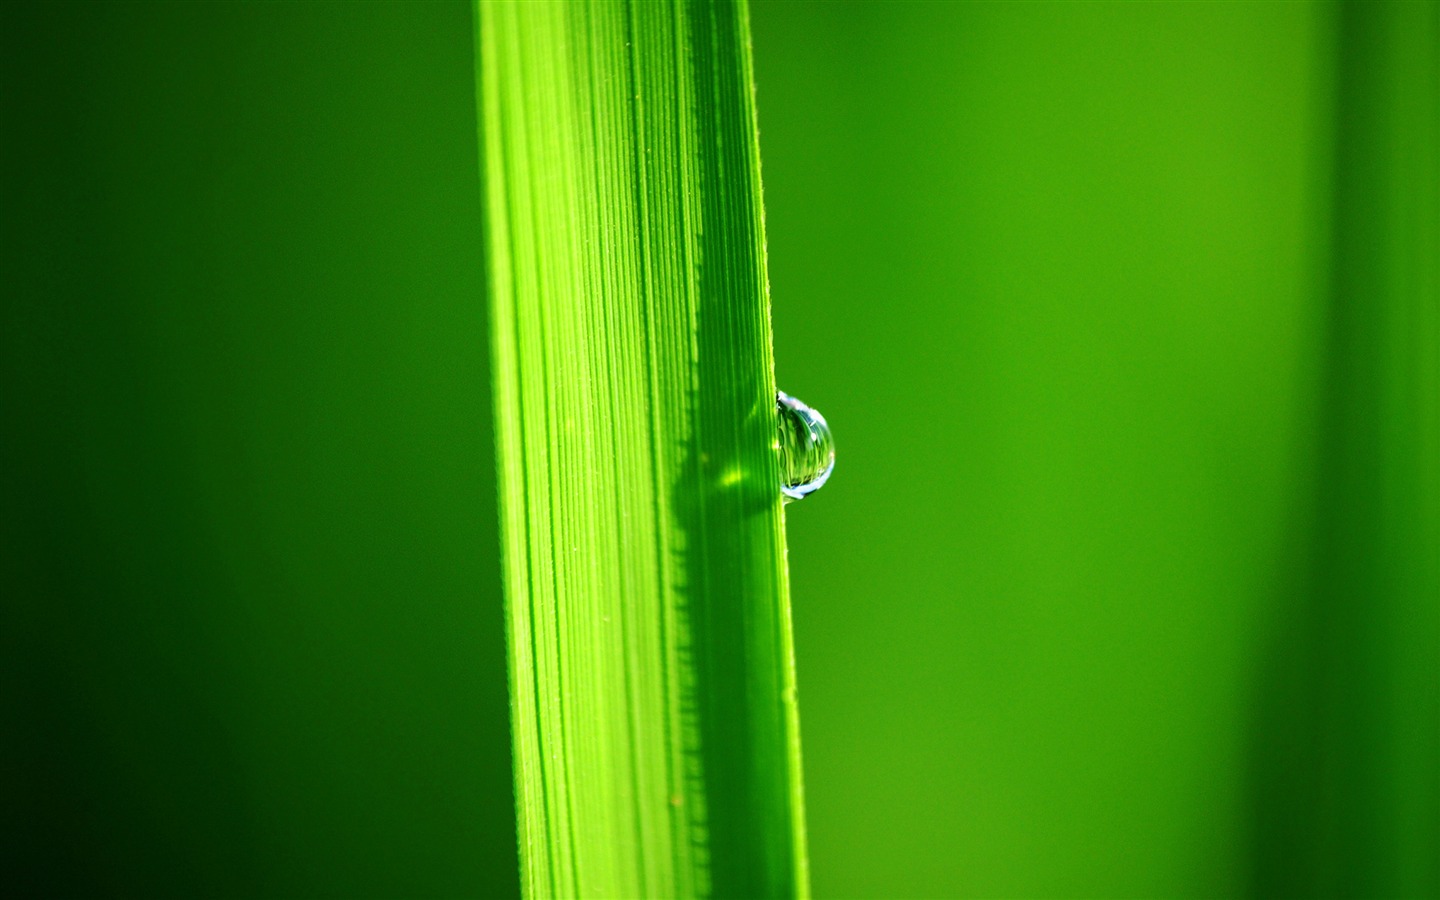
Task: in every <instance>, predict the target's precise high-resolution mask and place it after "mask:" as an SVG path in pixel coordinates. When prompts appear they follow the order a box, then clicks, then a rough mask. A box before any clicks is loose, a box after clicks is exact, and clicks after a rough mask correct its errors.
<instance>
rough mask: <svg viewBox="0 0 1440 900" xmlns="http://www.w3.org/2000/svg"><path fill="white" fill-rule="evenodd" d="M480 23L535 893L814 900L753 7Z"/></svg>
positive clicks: (518, 740)
mask: <svg viewBox="0 0 1440 900" xmlns="http://www.w3.org/2000/svg"><path fill="white" fill-rule="evenodd" d="M479 10H480V17H479V27H480V33H479V41H480V43H479V46H480V51H479V56H480V67H481V75H480V90H481V110H482V132H483V140H482V143H483V144H484V153H485V181H486V187H487V198H488V207H487V209H488V223H489V229H490V233H489V250H490V256H489V259H490V267H491V286H492V310H493V325H492V342H493V347H494V385H495V404H496V423H497V434H498V447H499V459H500V493H501V500H502V506H503V518H504V523H503V524H504V535H505V554H506V556H505V562H504V566H505V573H506V590H507V600H508V610H509V623H510V632H509V641H510V654H511V656H510V665H511V670H510V672H511V674H510V679H511V691H512V697H513V703H514V711H513V715H514V730H515V758H516V762H515V765H516V773H517V792H518V806H519V828H520V841H521V868H522V875H523V880H524V884H525V885H526V889H527V891H528V893H529V895H530V896H560V897H570V896H616V897H642V896H656V897H689V896H705V895H710V894H715V895H719V896H743V897H765V896H787V895H794V894H797V893H803V892H804V885H805V874H804V852H803V832H802V821H801V808H800V779H799V745H798V735H797V732H796V717H795V693H794V675H793V665H792V661H791V650H790V646H791V642H790V625H789V607H788V603H789V597H788V589H787V582H786V573H785V566H784V535H783V531H782V526H783V520H782V517H781V507H780V495H779V488H778V468H777V459H776V455H775V452H774V441H775V384H774V377H773V374H772V365H771V349H770V321H769V300H768V295H767V291H766V282H765V266H764V245H763V228H762V219H761V205H760V181H759V160H758V156H757V149H756V133H755V120H754V109H753V102H752V87H751V74H750V49H749V26H748V21H747V10H746V7H745V6H744V5H743V4H734V3H713V4H712V3H671V4H659V3H656V4H642V3H635V4H618V3H602V2H594V3H590V2H576V3H510V2H494V3H489V2H486V3H481V4H480V6H479Z"/></svg>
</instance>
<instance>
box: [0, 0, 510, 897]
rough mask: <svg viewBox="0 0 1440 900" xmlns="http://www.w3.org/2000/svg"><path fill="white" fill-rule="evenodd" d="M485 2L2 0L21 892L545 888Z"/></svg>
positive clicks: (11, 651) (13, 743) (8, 509)
mask: <svg viewBox="0 0 1440 900" xmlns="http://www.w3.org/2000/svg"><path fill="white" fill-rule="evenodd" d="M472 27H473V26H472V24H471V12H470V8H469V6H468V5H467V4H464V3H448V4H433V5H432V4H370V3H354V4H321V3H315V4H309V3H301V4H283V5H282V4H268V3H267V4H259V3H253V4H252V3H245V4H223V3H220V4H210V3H197V4H188V3H185V4H182V3H175V4H102V3H80V4H75V5H69V6H59V7H57V6H54V5H51V4H36V5H12V4H6V5H5V7H4V11H3V12H0V34H3V37H4V49H3V51H0V66H3V67H4V70H5V80H4V91H5V123H4V139H3V140H4V144H3V147H4V149H3V154H4V157H3V166H4V170H5V172H6V178H5V180H4V185H5V187H4V191H5V195H4V198H3V200H0V206H3V208H4V216H5V220H6V235H5V243H6V248H5V249H6V251H7V252H6V268H7V271H6V272H5V276H4V280H5V295H6V303H5V317H6V318H5V323H4V326H3V327H4V330H5V338H6V340H5V343H6V345H7V346H6V351H5V366H6V369H7V372H6V375H5V393H6V397H5V401H6V408H7V411H6V414H5V418H6V420H7V422H6V425H5V433H6V436H5V443H6V450H7V458H13V457H18V461H15V462H7V464H6V469H7V471H6V473H5V474H6V488H7V491H6V496H5V498H4V505H5V521H6V526H7V535H6V541H5V551H6V556H7V560H6V562H7V569H10V572H11V573H12V574H8V575H7V580H8V579H19V581H18V585H19V589H18V590H16V589H15V588H14V587H8V588H7V589H6V593H7V595H8V598H7V600H6V602H5V607H6V611H7V617H6V618H7V619H18V621H15V622H13V624H10V623H7V625H6V629H5V630H6V639H7V640H6V643H7V644H8V645H13V646H11V647H7V652H6V654H5V655H6V660H5V661H6V663H7V664H8V666H7V669H8V670H9V671H8V673H7V675H6V687H7V690H6V694H7V701H9V702H12V703H14V705H15V712H16V714H17V715H16V717H15V718H14V719H13V720H11V719H9V717H7V723H6V726H5V741H6V751H7V753H6V757H7V760H13V761H12V762H10V763H8V764H7V774H6V776H5V781H6V782H7V788H10V789H18V792H19V796H18V797H17V798H16V799H15V800H14V801H12V802H8V803H7V804H6V806H7V810H6V812H7V813H8V814H9V815H7V818H12V817H13V819H14V825H13V826H12V827H14V828H15V829H17V831H18V834H17V838H18V841H11V840H7V841H6V847H5V858H6V868H7V869H9V870H10V871H8V872H6V873H5V874H4V876H3V881H4V883H6V884H7V885H9V886H11V887H16V886H18V890H17V891H16V892H15V895H30V894H36V893H55V894H61V895H74V896H96V895H126V896H137V897H146V896H162V895H173V896H189V897H199V896H211V895H235V896H286V897H302V896H322V895H326V896H347V897H358V896H373V897H420V896H443V897H458V896H468V895H474V894H478V893H487V894H498V895H506V894H513V893H515V892H516V891H517V890H518V887H517V875H516V864H515V848H514V837H513V812H512V810H513V806H512V802H511V794H510V777H509V771H508V769H509V761H508V760H509V730H508V725H507V721H506V710H507V701H506V697H505V668H504V665H503V653H504V646H503V631H502V621H503V620H502V614H501V606H500V599H499V568H498V563H497V549H496V540H497V538H496V520H495V496H494V493H495V488H494V477H493V450H492V447H491V429H490V418H489V417H490V410H489V396H488V387H487V380H488V373H487V361H486V355H487V354H486V348H487V346H488V339H487V337H486V332H485V313H484V303H483V299H484V298H483V292H482V286H483V280H484V279H483V267H482V257H481V255H480V254H481V250H480V248H481V226H480V199H479V189H478V175H477V172H478V162H477V157H476V153H477V151H476V128H475V109H474V104H475V101H474V69H473V62H472V59H473V51H472V46H473V41H474V36H473V30H472ZM16 421H18V422H19V423H20V424H19V426H18V427H16V426H15V425H14V424H13V423H15V422H16ZM12 454H13V457H12ZM11 583H12V584H13V583H14V582H11ZM12 721H13V724H12ZM7 893H9V891H7Z"/></svg>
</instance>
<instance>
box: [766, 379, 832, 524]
mask: <svg viewBox="0 0 1440 900" xmlns="http://www.w3.org/2000/svg"><path fill="white" fill-rule="evenodd" d="M775 408H776V410H777V411H778V412H779V416H778V418H779V425H780V434H779V440H778V441H777V442H776V446H777V447H778V449H779V450H780V493H782V494H784V495H785V502H786V503H789V502H790V501H791V500H800V499H803V498H804V497H805V495H806V494H810V493H813V492H815V491H818V490H820V488H821V487H822V486H823V485H824V484H825V480H826V479H827V478H829V477H830V471H831V470H832V469H834V468H835V439H834V438H832V437H831V436H830V426H829V425H828V424H826V422H825V417H824V416H822V415H820V414H819V413H818V412H816V411H815V410H813V409H811V408H810V407H808V406H806V405H805V404H803V403H801V402H800V401H799V400H796V399H795V398H794V397H791V396H790V395H789V394H786V393H785V392H783V391H776V393H775Z"/></svg>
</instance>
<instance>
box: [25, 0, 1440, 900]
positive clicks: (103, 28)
mask: <svg viewBox="0 0 1440 900" xmlns="http://www.w3.org/2000/svg"><path fill="white" fill-rule="evenodd" d="M1367 6H1368V5H1364V4H1349V5H1328V4H1299V3H1293V4H1286V3H1233V4H981V3H965V4H962V3H953V4H947V3H897V4H882V3H863V4H861V3H856V4H810V3H792V2H785V3H771V2H761V3H758V4H757V5H756V7H755V9H754V11H753V25H754V30H755V42H756V60H757V77H758V82H759V108H760V121H761V129H762V134H761V146H762V154H763V158H764V164H765V190H766V201H767V220H768V229H769V249H770V264H771V274H772V284H773V288H774V295H775V329H776V359H777V370H778V375H779V378H780V384H781V386H782V387H784V388H785V389H786V390H787V391H790V392H792V393H794V394H796V395H797V396H799V397H801V398H803V399H805V400H806V401H807V402H810V403H812V404H814V405H815V406H817V407H818V408H820V409H821V410H822V411H823V412H825V413H826V414H827V415H828V416H829V418H830V421H831V422H832V424H833V425H834V426H835V429H836V432H837V435H838V439H839V465H838V467H837V470H836V474H835V476H834V480H833V481H832V483H831V485H830V486H829V487H827V488H826V489H825V491H824V492H823V493H822V494H820V495H817V496H816V497H815V498H813V499H811V500H807V501H805V503H803V504H802V505H800V506H792V507H790V509H789V514H788V516H789V520H790V540H791V555H790V563H791V572H792V578H793V583H794V596H795V603H796V609H795V617H796V635H797V646H798V655H799V665H800V683H801V697H802V701H801V708H802V717H803V730H804V740H805V757H806V769H807V782H806V792H807V799H808V803H809V820H810V834H811V841H812V868H813V875H814V885H815V889H816V892H817V894H819V895H821V896H837V897H843V896H871V897H896V896H902V897H917V896H1026V897H1036V896H1045V897H1072V896H1156V897H1159V896H1196V897H1201V896H1205V897H1210V896H1233V895H1252V896H1262V897H1271V896H1312V895H1352V896H1353V895H1367V896H1387V895H1388V896H1435V895H1436V894H1437V893H1440V880H1437V879H1440V875H1437V865H1440V863H1437V860H1440V787H1437V781H1440V749H1437V741H1440V737H1437V732H1440V725H1437V722H1440V701H1437V699H1436V677H1437V663H1436V656H1437V653H1440V624H1437V616H1440V611H1437V606H1440V590H1437V587H1436V586H1437V583H1440V582H1437V575H1436V569H1437V563H1436V557H1437V555H1440V550H1437V547H1440V530H1437V526H1436V519H1435V508H1436V507H1435V498H1436V483H1437V479H1436V476H1435V469H1436V462H1435V461H1436V459H1440V456H1437V455H1436V452H1435V448H1436V446H1437V444H1436V435H1437V428H1436V404H1437V399H1436V398H1437V391H1440V376H1437V374H1436V371H1435V362H1434V361H1435V358H1436V356H1435V354H1436V350H1435V347H1436V343H1435V340H1434V335H1435V334H1436V322H1437V319H1436V293H1435V291H1436V282H1435V275H1434V267H1433V265H1431V266H1430V268H1428V269H1427V268H1426V266H1427V263H1426V260H1427V259H1433V258H1435V257H1436V256H1440V223H1437V221H1436V218H1435V209H1436V203H1435V198H1436V197H1437V196H1440V194H1437V191H1440V188H1437V184H1436V181H1435V172H1434V166H1435V159H1436V157H1435V148H1436V141H1437V132H1436V125H1435V115H1436V114H1435V113H1434V112H1433V110H1434V109H1440V104H1434V103H1432V102H1431V101H1433V100H1434V99H1435V98H1436V97H1440V88H1437V85H1440V80H1437V69H1436V65H1435V55H1436V47H1435V43H1436V41H1437V40H1440V16H1437V14H1436V12H1435V9H1436V7H1435V6H1434V5H1433V4H1410V5H1404V6H1397V5H1387V4H1380V5H1378V6H1375V7H1373V8H1375V9H1379V10H1381V11H1380V12H1378V13H1367V12H1364V11H1363V10H1362V7H1367ZM1407 10H1408V11H1407ZM1416 10H1418V12H1416ZM471 28H472V24H471V17H470V10H469V7H468V5H467V4H465V3H463V2H456V3H411V4H393V3H392V4H381V3H343V4H342V3H309V4H300V3H295V4H280V3H244V4H180V3H175V4H164V3H146V4H98V3H95V4H92V3H84V4H70V5H67V4H34V5H21V4H8V5H5V6H3V7H0V42H3V46H0V72H3V97H0V99H3V103H4V107H3V113H4V120H3V132H0V166H3V170H4V172H5V178H4V179H3V182H0V184H3V192H4V193H3V195H0V214H3V222H4V234H3V238H4V254H3V257H0V260H3V265H4V270H3V272H0V278H3V283H4V298H5V303H4V320H3V323H0V328H3V343H4V356H3V359H0V366H3V371H4V382H3V394H0V404H3V416H4V432H3V446H4V448H5V455H6V463H5V465H4V467H3V475H0V478H3V481H0V484H3V489H4V495H3V497H0V503H3V514H4V515H3V523H4V526H3V527H4V532H3V538H4V540H3V547H0V551H3V554H4V563H5V586H4V593H5V600H4V609H5V613H6V615H5V619H6V621H5V623H4V628H3V645H0V650H3V654H4V660H5V663H6V665H5V674H4V681H3V686H0V692H3V693H0V697H3V699H4V702H5V713H6V717H5V723H4V731H3V735H0V748H3V765H4V771H3V777H4V783H5V785H6V795H5V797H4V801H5V807H6V812H7V814H8V815H7V816H6V818H7V820H9V821H8V823H7V829H9V831H10V835H9V836H8V837H7V839H6V841H5V851H4V866H5V871H4V872H3V873H0V877H3V881H4V883H5V884H7V885H10V886H16V887H17V888H18V890H16V891H15V892H16V893H19V894H22V895H32V894H54V895H74V896H80V895H97V894H100V895H134V896H196V895H202V896H208V895H236V896H327V895H328V896H376V897H401V896H405V897H411V896H417V897H418V896H446V897H459V896H474V895H487V896H507V895H513V894H514V893H515V891H516V889H517V886H516V877H515V862H514V853H515V848H514V838H513V833H512V828H513V822H512V815H513V814H512V806H511V796H510V786H509V772H508V727H507V723H506V718H505V716H506V705H505V704H506V700H505V691H504V666H503V638H502V633H503V632H502V622H501V610H500V601H499V575H498V566H497V559H496V540H497V538H496V528H495V507H494V481H493V475H492V466H493V458H492V449H491V433H490V424H489V407H488V403H489V400H488V387H487V378H488V375H487V368H486V367H487V361H486V346H487V337H486V332H485V310H484V297H483V260H482V259H481V255H480V254H481V247H482V241H481V227H482V226H481V222H480V202H479V188H478V183H477V169H478V165H477V162H476V146H475V116H474V109H473V104H474V100H473V97H474V94H473V68H472V66H473V59H472V39H473V36H472V32H471ZM1427 179H1428V180H1427ZM1417 197H1418V198H1419V200H1416V199H1415V198H1417ZM1427 204H1428V205H1427ZM1427 254H1429V255H1428V256H1427ZM1427 272H1428V273H1429V274H1426V273H1427ZM1427 279H1428V280H1427Z"/></svg>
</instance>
